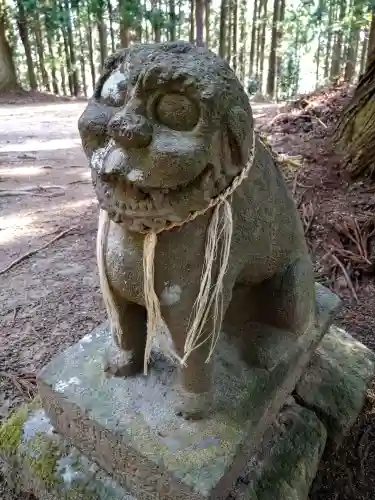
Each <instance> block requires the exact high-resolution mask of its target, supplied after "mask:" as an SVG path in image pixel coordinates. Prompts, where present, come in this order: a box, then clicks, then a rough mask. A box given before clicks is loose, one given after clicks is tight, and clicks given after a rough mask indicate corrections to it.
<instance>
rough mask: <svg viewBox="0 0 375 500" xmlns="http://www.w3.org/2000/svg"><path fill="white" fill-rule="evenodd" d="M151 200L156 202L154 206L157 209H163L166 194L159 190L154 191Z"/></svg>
mask: <svg viewBox="0 0 375 500" xmlns="http://www.w3.org/2000/svg"><path fill="white" fill-rule="evenodd" d="M151 198H152V201H153V202H154V205H155V207H156V208H162V207H163V201H164V198H165V196H164V194H163V193H162V191H161V190H159V189H154V190H153V191H152V192H151Z"/></svg>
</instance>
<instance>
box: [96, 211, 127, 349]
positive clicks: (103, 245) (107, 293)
mask: <svg viewBox="0 0 375 500" xmlns="http://www.w3.org/2000/svg"><path fill="white" fill-rule="evenodd" d="M108 230H109V217H108V213H107V212H106V211H105V210H100V212H99V224H98V234H97V238H96V260H97V263H98V270H99V283H100V289H101V292H102V295H103V300H104V305H105V308H106V311H107V315H108V319H109V325H110V329H111V334H112V336H113V337H115V338H117V339H118V340H119V341H120V336H121V325H120V315H119V312H118V307H117V304H116V302H115V299H114V297H113V293H112V290H111V287H110V286H109V282H108V276H107V272H106V265H105V255H106V253H107V241H108ZM119 345H120V344H119Z"/></svg>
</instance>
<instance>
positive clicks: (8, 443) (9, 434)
mask: <svg viewBox="0 0 375 500" xmlns="http://www.w3.org/2000/svg"><path fill="white" fill-rule="evenodd" d="M28 415H29V407H28V406H26V405H23V406H21V407H20V408H19V409H18V410H16V411H15V412H14V413H13V415H11V416H10V417H9V418H8V420H7V421H6V422H5V423H4V424H3V425H2V426H1V427H0V453H4V454H5V455H11V454H15V453H16V452H17V450H18V447H19V445H20V443H21V439H22V433H23V426H24V424H25V422H26V420H27V417H28Z"/></svg>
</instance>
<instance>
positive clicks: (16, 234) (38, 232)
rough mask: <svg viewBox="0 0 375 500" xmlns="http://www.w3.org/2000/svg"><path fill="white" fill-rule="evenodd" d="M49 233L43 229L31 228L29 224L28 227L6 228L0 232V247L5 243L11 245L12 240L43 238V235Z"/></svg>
mask: <svg viewBox="0 0 375 500" xmlns="http://www.w3.org/2000/svg"><path fill="white" fill-rule="evenodd" d="M48 233H49V232H48V231H47V230H46V229H43V228H41V227H35V226H32V225H31V224H30V225H29V226H28V225H27V223H25V225H24V226H22V227H21V226H18V227H16V226H15V227H12V228H7V229H4V230H3V231H0V245H4V244H6V243H11V242H12V241H14V240H17V239H21V238H25V237H27V238H30V237H33V236H44V235H45V234H48Z"/></svg>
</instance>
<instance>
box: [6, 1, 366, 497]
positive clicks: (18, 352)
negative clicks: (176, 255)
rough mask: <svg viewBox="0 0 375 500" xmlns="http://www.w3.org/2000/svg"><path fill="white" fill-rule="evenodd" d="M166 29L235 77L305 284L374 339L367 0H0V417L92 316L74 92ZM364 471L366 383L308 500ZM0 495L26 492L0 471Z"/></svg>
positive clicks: (97, 305) (97, 309)
mask: <svg viewBox="0 0 375 500" xmlns="http://www.w3.org/2000/svg"><path fill="white" fill-rule="evenodd" d="M174 39H185V40H190V41H193V42H195V43H197V44H201V45H206V46H208V47H209V48H210V49H211V50H213V51H214V52H216V53H218V54H220V55H221V56H222V57H224V58H226V59H227V60H228V62H229V64H230V65H231V67H232V68H233V70H234V71H235V72H236V74H237V75H238V77H239V79H240V80H241V81H242V82H243V84H244V86H245V88H246V90H247V91H248V93H249V95H250V96H251V99H252V110H253V114H254V118H255V128H256V130H257V131H258V132H261V133H262V135H263V138H264V139H265V140H267V142H268V143H269V144H270V145H271V146H272V148H273V150H274V151H275V153H278V154H281V155H283V157H284V159H286V160H287V161H286V162H283V165H284V167H285V168H284V169H283V174H284V176H285V179H286V182H287V184H288V186H289V188H290V191H291V193H292V195H293V197H294V199H295V202H296V205H297V207H298V210H299V212H300V215H301V219H302V222H303V226H304V231H305V236H306V240H307V243H308V245H309V249H310V253H311V256H312V258H313V261H314V268H315V277H316V280H317V281H319V282H321V283H323V284H324V285H325V286H327V287H329V288H330V289H332V290H333V291H334V292H335V293H337V294H338V295H339V296H340V298H341V299H342V302H343V307H342V310H341V311H340V313H339V314H338V315H337V317H336V319H335V323H336V324H337V325H339V326H341V327H343V328H345V329H346V330H347V331H348V332H349V333H351V334H352V335H353V336H355V337H356V338H357V339H358V340H360V341H361V342H363V343H364V344H365V345H367V346H368V347H370V348H371V349H373V350H375V301H374V297H375V215H374V214H375V185H374V179H375V100H374V95H375V0H371V1H364V0H249V1H246V0H0V283H1V285H0V425H1V423H2V422H3V421H4V420H6V419H7V418H8V416H9V414H10V413H11V411H12V410H13V409H14V408H16V407H18V406H19V404H20V403H21V402H23V401H25V400H29V399H30V398H32V397H33V396H34V395H35V394H36V392H37V387H36V373H37V372H38V370H39V369H40V368H41V367H42V366H44V365H45V364H46V363H47V362H48V361H49V360H50V359H51V357H52V356H54V355H55V354H57V353H58V352H61V351H62V350H64V349H65V348H67V347H68V346H69V345H72V344H73V343H74V342H76V341H77V340H78V339H80V338H81V337H82V336H83V335H85V334H87V333H88V332H89V331H91V330H92V329H93V328H95V327H96V326H98V325H99V324H101V323H102V322H103V321H104V320H105V319H106V315H105V311H104V305H103V302H102V298H101V293H100V289H99V280H98V275H97V266H96V259H95V241H96V233H97V210H98V206H97V200H96V198H95V195H94V192H93V189H92V185H91V180H90V172H89V169H88V166H87V158H86V157H85V155H84V153H83V151H82V147H81V143H80V138H79V134H78V130H77V120H78V117H79V116H80V114H81V113H82V112H83V110H84V108H85V106H86V97H89V96H90V95H91V93H92V88H93V84H94V82H95V81H96V79H97V77H98V76H99V72H100V69H101V66H102V64H103V61H104V59H105V58H106V56H107V55H108V54H110V53H111V52H113V51H114V50H115V49H116V48H119V47H121V46H128V45H130V44H132V43H134V42H137V41H142V42H146V41H165V40H174ZM337 145H339V147H337ZM342 153H344V154H342ZM374 471H375V385H373V387H371V388H370V389H369V392H368V398H367V400H366V404H365V406H364V408H363V411H362V413H361V415H360V416H359V418H358V419H357V422H356V423H355V426H354V427H353V429H352V430H351V432H350V434H349V435H348V436H347V437H346V439H345V440H344V442H343V444H342V446H341V448H340V449H338V450H337V449H333V450H332V449H330V448H329V447H327V448H326V451H325V453H324V458H323V461H322V463H321V465H320V468H319V473H318V475H317V477H316V479H315V481H314V483H313V485H312V489H311V492H310V500H374V499H375V493H374V492H375V473H374ZM0 498H1V500H21V499H22V500H35V498H34V497H33V496H32V495H29V494H26V493H25V494H21V495H19V494H17V493H15V492H14V491H13V490H11V489H10V488H9V487H8V486H7V484H6V482H5V480H4V478H3V477H2V476H1V474H0ZM228 500H229V499H228Z"/></svg>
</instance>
